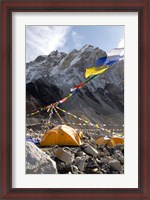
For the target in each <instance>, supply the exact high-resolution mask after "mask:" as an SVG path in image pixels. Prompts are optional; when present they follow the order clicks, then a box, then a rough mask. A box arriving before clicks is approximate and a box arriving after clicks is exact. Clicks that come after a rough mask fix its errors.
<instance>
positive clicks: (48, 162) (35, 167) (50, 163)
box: [26, 142, 57, 174]
mask: <svg viewBox="0 0 150 200" xmlns="http://www.w3.org/2000/svg"><path fill="white" fill-rule="evenodd" d="M26 173H27V174H57V168H56V163H55V161H54V160H52V159H51V158H50V156H48V155H47V154H46V153H44V152H43V151H41V150H40V149H39V148H38V147H37V146H36V145H35V144H33V143H32V142H26Z"/></svg>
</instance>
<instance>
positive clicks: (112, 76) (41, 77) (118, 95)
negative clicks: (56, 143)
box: [26, 45, 124, 124]
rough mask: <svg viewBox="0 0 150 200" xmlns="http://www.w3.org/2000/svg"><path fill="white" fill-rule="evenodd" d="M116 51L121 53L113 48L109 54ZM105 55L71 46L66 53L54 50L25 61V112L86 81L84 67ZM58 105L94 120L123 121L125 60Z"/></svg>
mask: <svg viewBox="0 0 150 200" xmlns="http://www.w3.org/2000/svg"><path fill="white" fill-rule="evenodd" d="M116 54H120V55H122V54H123V49H113V50H112V51H111V52H109V53H108V55H116ZM106 55H107V54H106V52H104V51H103V50H101V49H99V48H95V47H93V46H91V45H85V46H84V47H83V48H81V49H80V50H79V51H77V50H75V49H74V50H73V51H71V52H70V53H68V54H66V53H64V52H58V51H53V52H51V53H50V54H49V55H48V56H38V57H37V58H36V59H35V60H34V61H32V62H30V63H27V64H26V88H27V89H26V96H27V114H29V113H31V112H32V110H36V109H38V108H39V107H41V106H44V105H49V104H51V103H54V102H56V101H57V100H59V99H60V98H63V97H65V95H67V94H68V93H69V92H70V88H71V87H73V86H75V85H77V84H79V83H81V82H82V81H84V80H85V78H84V74H85V69H86V68H87V67H91V66H94V65H95V63H96V60H97V59H98V58H100V57H104V56H106ZM61 107H62V108H64V109H65V110H67V111H69V112H72V113H74V114H76V115H78V116H80V117H83V118H85V119H89V120H90V121H91V122H93V123H95V122H98V123H106V124H107V123H120V124H123V120H124V60H123V59H122V60H121V61H119V62H117V63H116V64H114V65H113V66H112V67H111V68H110V69H109V70H107V71H106V72H105V73H104V74H102V75H99V76H97V77H96V78H95V79H93V80H92V81H91V82H89V83H88V84H87V85H86V86H85V87H84V88H82V89H80V91H79V92H78V93H77V94H76V95H75V96H74V97H72V98H70V99H69V100H68V101H67V102H65V103H63V104H62V105H61ZM38 116H40V115H38ZM41 116H42V114H41ZM63 117H64V118H65V116H63Z"/></svg>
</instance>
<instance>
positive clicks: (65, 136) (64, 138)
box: [40, 125, 81, 146]
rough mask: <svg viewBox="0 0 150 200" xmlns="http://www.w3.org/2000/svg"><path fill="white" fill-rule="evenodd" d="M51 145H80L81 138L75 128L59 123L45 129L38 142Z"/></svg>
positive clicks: (41, 144)
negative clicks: (49, 128) (47, 129)
mask: <svg viewBox="0 0 150 200" xmlns="http://www.w3.org/2000/svg"><path fill="white" fill-rule="evenodd" d="M53 145H67V146H80V145H81V140H80V137H79V135H78V133H77V131H76V130H75V129H73V128H71V127H70V126H66V125H59V126H57V127H55V128H53V129H51V130H49V131H47V132H46V133H45V134H44V136H43V138H42V140H41V143H40V146H53Z"/></svg>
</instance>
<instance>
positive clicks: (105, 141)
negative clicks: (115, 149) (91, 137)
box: [95, 137, 110, 145]
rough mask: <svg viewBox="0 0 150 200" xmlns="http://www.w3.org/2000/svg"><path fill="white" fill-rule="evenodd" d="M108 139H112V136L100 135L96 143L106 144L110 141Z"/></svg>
mask: <svg viewBox="0 0 150 200" xmlns="http://www.w3.org/2000/svg"><path fill="white" fill-rule="evenodd" d="M108 141H110V138H106V137H99V138H98V139H97V140H96V141H95V144H99V145H105V144H107V143H108Z"/></svg>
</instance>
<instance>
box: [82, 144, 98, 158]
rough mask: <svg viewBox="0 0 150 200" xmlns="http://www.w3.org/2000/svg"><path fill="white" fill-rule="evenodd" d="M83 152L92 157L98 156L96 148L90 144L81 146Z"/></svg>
mask: <svg viewBox="0 0 150 200" xmlns="http://www.w3.org/2000/svg"><path fill="white" fill-rule="evenodd" d="M83 148H84V151H85V153H87V154H89V155H91V156H93V157H97V156H98V151H97V150H96V149H94V148H93V147H92V146H90V145H88V146H86V147H83Z"/></svg>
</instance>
